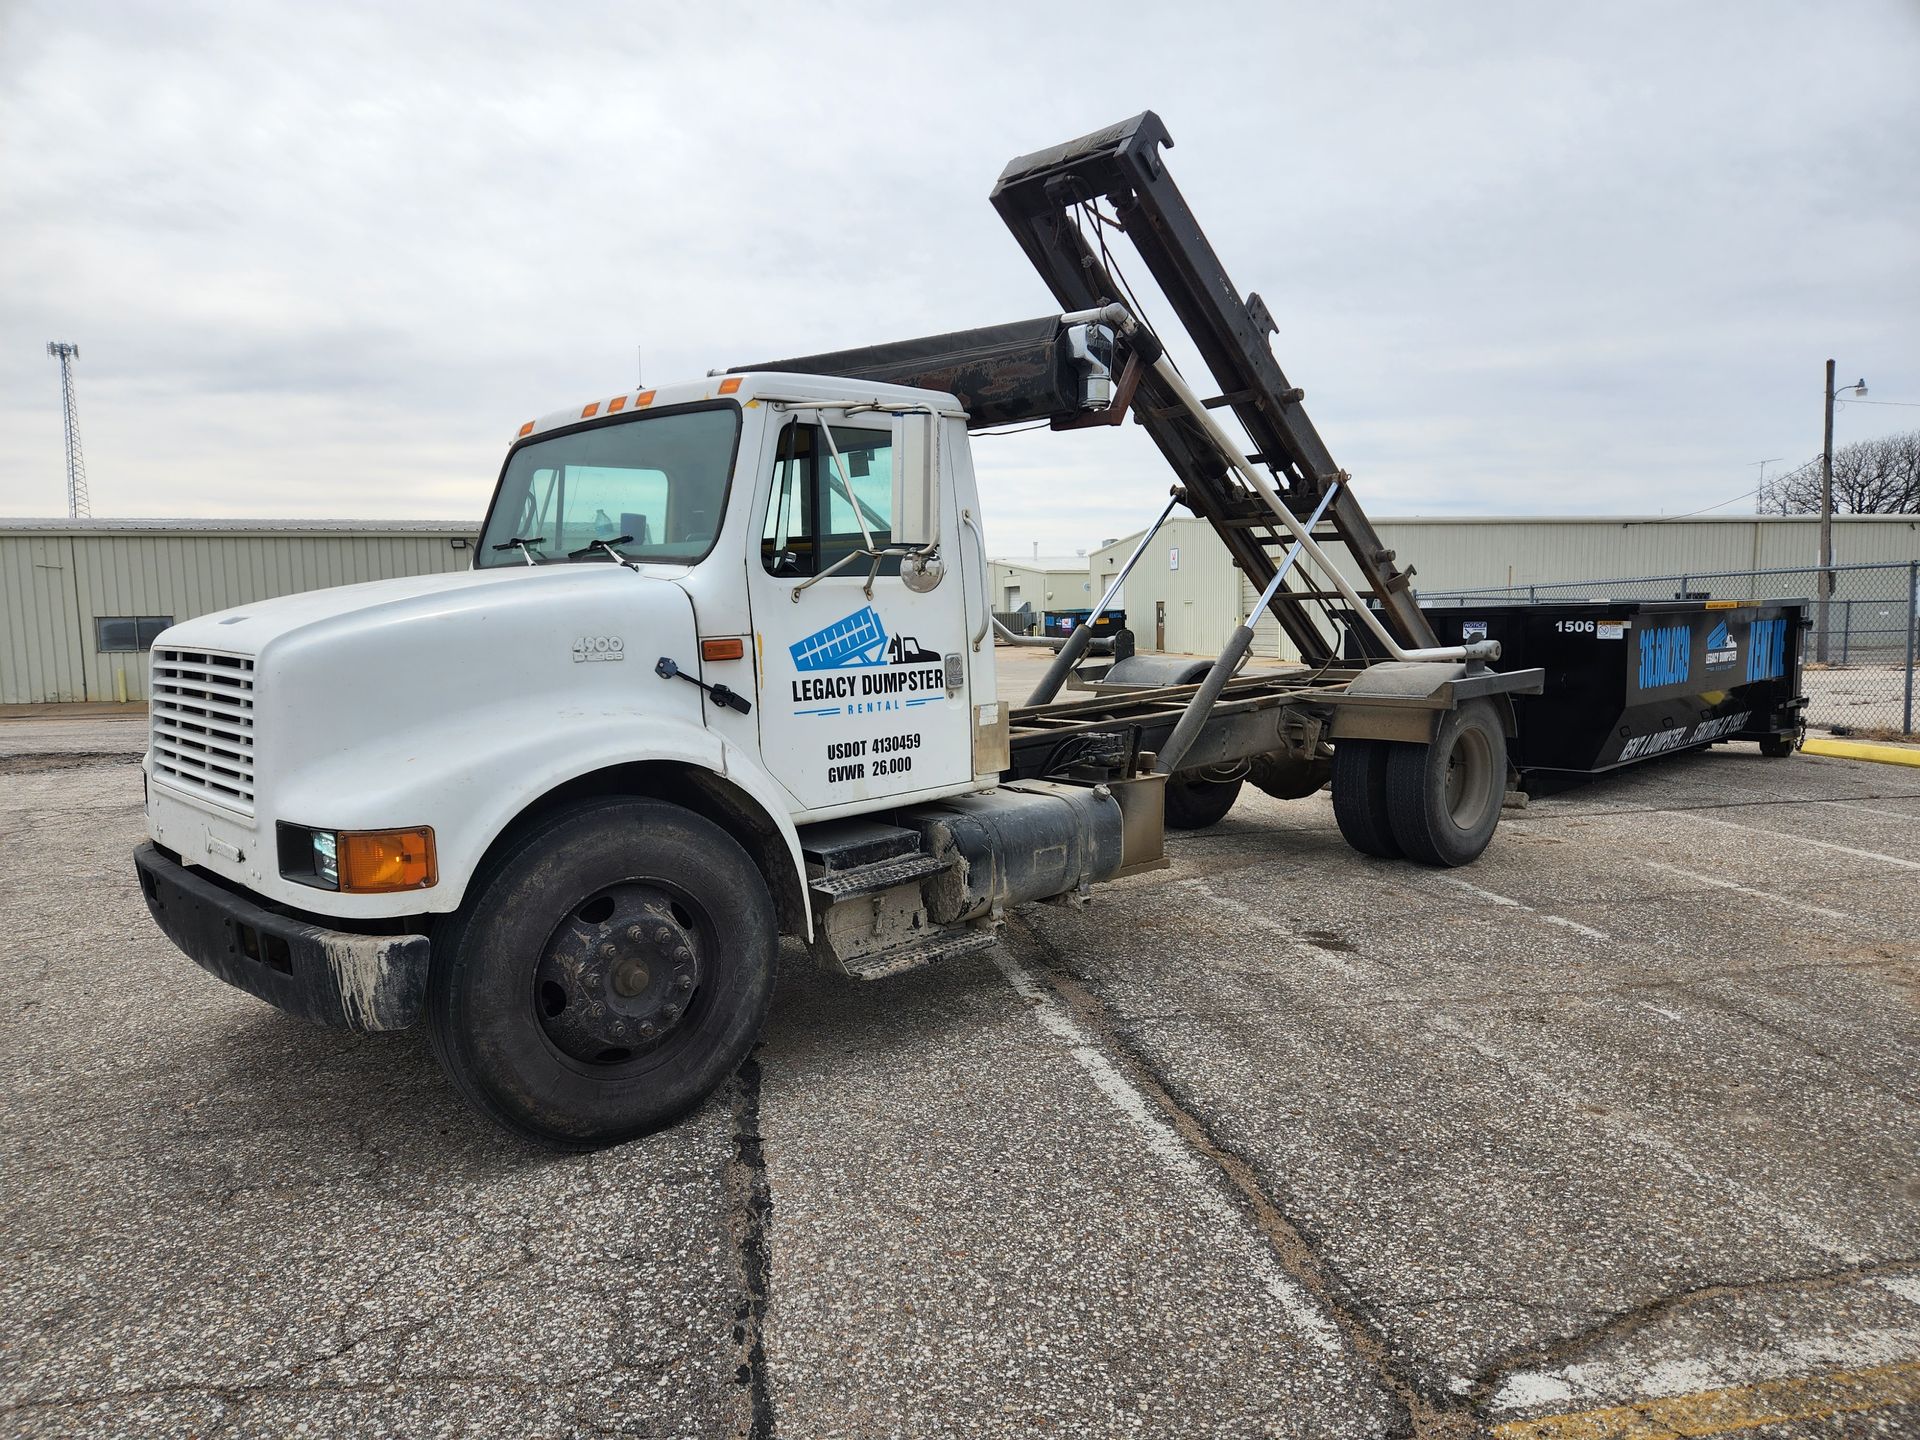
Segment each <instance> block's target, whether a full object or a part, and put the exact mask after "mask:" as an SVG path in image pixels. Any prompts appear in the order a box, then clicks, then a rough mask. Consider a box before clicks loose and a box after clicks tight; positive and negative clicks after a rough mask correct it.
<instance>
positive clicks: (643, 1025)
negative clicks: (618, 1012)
mask: <svg viewBox="0 0 1920 1440" xmlns="http://www.w3.org/2000/svg"><path fill="white" fill-rule="evenodd" d="M640 1038H641V1039H642V1040H651V1039H652V1038H653V1022H652V1021H651V1020H643V1021H641V1022H640Z"/></svg>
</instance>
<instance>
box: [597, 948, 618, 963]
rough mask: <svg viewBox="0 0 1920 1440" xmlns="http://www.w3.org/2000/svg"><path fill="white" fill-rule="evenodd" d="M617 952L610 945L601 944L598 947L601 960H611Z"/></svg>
mask: <svg viewBox="0 0 1920 1440" xmlns="http://www.w3.org/2000/svg"><path fill="white" fill-rule="evenodd" d="M619 953H620V952H619V951H618V950H616V949H614V948H613V946H611V945H602V946H601V947H600V958H601V959H602V960H611V959H613V957H614V956H616V955H618V954H619Z"/></svg>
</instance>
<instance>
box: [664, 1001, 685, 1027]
mask: <svg viewBox="0 0 1920 1440" xmlns="http://www.w3.org/2000/svg"><path fill="white" fill-rule="evenodd" d="M660 1013H661V1015H663V1016H664V1017H665V1018H666V1022H667V1023H668V1024H669V1025H671V1024H672V1023H673V1022H674V1021H676V1020H678V1019H679V1018H680V1007H679V1006H678V1005H669V1006H667V1008H666V1009H664V1010H662V1011H661V1012H660Z"/></svg>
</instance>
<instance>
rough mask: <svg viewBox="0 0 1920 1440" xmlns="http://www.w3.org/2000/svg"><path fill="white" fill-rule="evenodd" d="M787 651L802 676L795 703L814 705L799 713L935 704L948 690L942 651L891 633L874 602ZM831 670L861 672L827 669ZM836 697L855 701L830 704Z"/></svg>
mask: <svg viewBox="0 0 1920 1440" xmlns="http://www.w3.org/2000/svg"><path fill="white" fill-rule="evenodd" d="M787 650H788V653H789V654H791V655H792V656H793V666H794V669H796V670H798V671H800V673H801V676H802V678H801V679H798V680H795V681H794V682H793V703H794V704H795V705H796V706H800V705H806V706H811V707H813V708H810V709H805V710H796V711H795V713H796V714H800V715H840V714H843V713H844V714H847V715H864V714H868V713H870V712H872V711H876V710H898V709H901V708H902V707H903V706H906V707H911V706H915V705H926V704H930V703H931V702H932V701H934V700H937V699H940V698H942V697H943V696H944V695H945V693H946V688H947V687H946V678H945V677H946V670H945V668H944V666H943V665H942V663H941V660H940V655H939V652H938V651H934V650H928V649H925V648H923V647H922V646H921V644H920V642H919V641H918V640H916V639H915V638H914V637H913V636H911V635H894V636H889V635H888V634H887V627H886V625H885V624H883V623H882V622H881V619H880V612H879V611H877V610H875V609H874V608H873V607H872V606H871V605H863V606H861V608H860V609H858V610H856V611H854V612H853V613H852V614H851V615H848V616H845V617H844V618H842V619H839V620H836V621H834V622H833V623H832V624H831V625H827V626H824V627H822V628H821V629H819V630H816V631H814V632H813V634H811V635H809V636H807V637H806V638H804V639H802V640H798V641H795V642H794V643H793V644H792V645H789V646H788V647H787ZM830 671H843V672H844V671H853V672H856V673H853V674H844V673H843V674H830V673H823V672H830ZM861 672H864V673H861ZM908 697H912V698H908ZM835 701H846V702H850V703H847V704H844V705H842V704H835V703H824V702H835Z"/></svg>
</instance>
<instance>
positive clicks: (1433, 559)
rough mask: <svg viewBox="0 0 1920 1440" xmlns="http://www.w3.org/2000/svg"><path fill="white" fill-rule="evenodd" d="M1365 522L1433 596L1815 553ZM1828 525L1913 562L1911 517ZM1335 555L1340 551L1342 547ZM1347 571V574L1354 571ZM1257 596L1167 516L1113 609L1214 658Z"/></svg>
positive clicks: (1406, 521) (1505, 525)
mask: <svg viewBox="0 0 1920 1440" xmlns="http://www.w3.org/2000/svg"><path fill="white" fill-rule="evenodd" d="M1374 528H1375V529H1376V530H1378V531H1379V532H1380V537H1381V540H1382V542H1383V543H1384V544H1386V545H1387V547H1388V548H1390V549H1392V550H1393V551H1395V552H1396V554H1397V555H1398V556H1399V563H1400V564H1402V565H1407V564H1411V565H1412V566H1413V567H1414V569H1415V575H1414V587H1415V589H1416V590H1417V591H1419V592H1421V593H1425V594H1433V593H1435V592H1439V591H1447V590H1466V589H1472V588H1476V587H1491V586H1508V585H1519V586H1525V585H1535V584H1539V585H1549V584H1554V583H1558V582H1564V581H1579V580H1608V579H1621V578H1626V577H1630V576H1636V575H1678V574H1683V573H1685V572H1688V571H1691V572H1694V573H1695V574H1702V573H1706V572H1711V571H1736V570H1770V569H1780V568H1786V567H1794V566H1813V565H1814V564H1816V563H1817V561H1818V556H1819V540H1818V536H1819V528H1820V527H1819V521H1818V520H1817V519H1816V518H1814V517H1813V516H1810V515H1792V516H1778V515H1769V516H1753V515H1748V516H1726V517H1706V516H1702V517H1699V518H1693V519H1686V520H1668V519H1664V518H1662V517H1659V516H1617V515H1616V516H1600V515H1569V516H1538V515H1498V516H1489V515H1462V516H1444V517H1436V516H1416V517H1396V518H1391V519H1380V520H1376V521H1375V522H1374ZM1833 529H1834V540H1833V553H1834V562H1835V563H1836V564H1840V565H1849V564H1854V565H1858V564H1867V563H1889V564H1900V565H1905V564H1908V563H1909V562H1911V561H1914V560H1920V515H1842V516H1838V517H1836V518H1835V520H1834V525H1833ZM1140 533H1141V532H1139V531H1135V532H1134V533H1133V534H1132V535H1129V536H1125V537H1123V538H1121V539H1119V540H1115V541H1113V542H1112V543H1111V544H1108V545H1105V546H1103V547H1101V548H1100V549H1098V550H1096V551H1094V552H1093V557H1092V559H1093V569H1092V578H1091V583H1092V589H1093V594H1094V600H1095V601H1097V600H1098V598H1099V596H1101V595H1102V594H1104V593H1105V592H1106V588H1107V586H1108V585H1109V584H1110V583H1111V582H1112V580H1113V576H1114V575H1115V573H1116V572H1118V570H1119V569H1120V567H1121V566H1122V565H1124V564H1125V563H1126V559H1127V556H1129V555H1131V554H1132V553H1133V550H1134V547H1135V546H1136V545H1137V544H1139V541H1140ZM1334 550H1335V553H1337V554H1343V547H1339V546H1336V547H1334ZM1344 568H1345V567H1344V566H1343V569H1344ZM1348 578H1350V579H1351V578H1354V577H1353V576H1352V574H1351V572H1349V576H1348ZM1809 583H1810V582H1809ZM1902 593H1904V589H1903V590H1902ZM1258 598H1259V597H1258V595H1257V594H1256V593H1255V592H1254V590H1253V589H1252V587H1251V586H1249V585H1246V584H1244V583H1243V578H1242V576H1241V574H1240V572H1239V571H1238V570H1237V569H1235V568H1234V565H1233V561H1232V559H1231V558H1230V557H1229V556H1228V554H1227V551H1226V547H1224V546H1223V545H1222V544H1221V543H1220V541H1219V539H1218V538H1217V537H1216V536H1215V535H1214V533H1213V531H1212V530H1211V529H1210V528H1209V527H1208V525H1207V524H1206V522H1205V521H1203V520H1198V519H1192V518H1183V519H1179V520H1169V521H1168V522H1167V524H1166V525H1165V526H1163V527H1162V528H1161V530H1160V533H1159V534H1158V535H1157V536H1155V537H1154V540H1153V544H1152V545H1151V546H1150V547H1149V548H1148V550H1147V552H1146V553H1145V554H1144V555H1142V556H1141V557H1140V563H1139V564H1138V565H1137V566H1135V567H1134V571H1133V573H1132V574H1131V575H1130V576H1128V577H1127V583H1126V586H1125V588H1124V590H1123V591H1122V592H1121V597H1120V599H1119V600H1118V601H1117V602H1116V605H1117V606H1118V607H1119V608H1123V609H1125V610H1126V612H1127V625H1128V628H1129V629H1131V630H1132V631H1133V633H1134V635H1135V636H1136V637H1138V640H1139V643H1140V646H1141V648H1142V649H1147V648H1152V649H1156V650H1169V651H1174V652H1178V653H1183V654H1195V655H1212V654H1216V653H1218V651H1219V649H1220V647H1221V646H1222V645H1223V644H1225V643H1226V640H1227V636H1228V635H1229V634H1231V633H1232V631H1233V628H1234V627H1235V626H1236V625H1238V624H1239V623H1240V621H1241V619H1242V617H1244V616H1245V615H1246V614H1247V613H1248V611H1249V610H1251V609H1252V608H1253V605H1254V602H1255V601H1256V600H1257V599H1258ZM1522 598H1524V592H1523V595H1522ZM1542 598H1546V597H1545V596H1543V597H1542ZM1089 603H1093V602H1089ZM1255 635H1256V650H1255V653H1256V654H1260V655H1266V656H1280V657H1281V658H1288V657H1286V656H1285V655H1284V654H1283V653H1282V651H1281V649H1280V645H1281V637H1280V633H1279V626H1278V625H1276V624H1275V623H1274V621H1273V619H1272V617H1271V616H1269V617H1268V618H1267V619H1266V620H1265V621H1264V622H1263V623H1260V624H1257V625H1256V626H1255Z"/></svg>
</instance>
